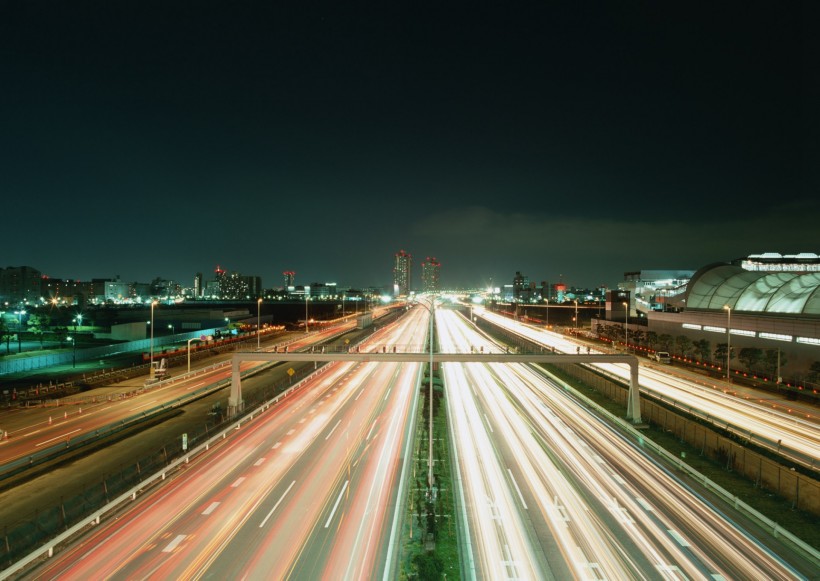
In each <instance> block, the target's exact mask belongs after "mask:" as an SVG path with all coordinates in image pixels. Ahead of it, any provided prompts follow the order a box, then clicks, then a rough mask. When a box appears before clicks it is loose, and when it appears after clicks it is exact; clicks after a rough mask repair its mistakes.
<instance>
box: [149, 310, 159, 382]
mask: <svg viewBox="0 0 820 581" xmlns="http://www.w3.org/2000/svg"><path fill="white" fill-rule="evenodd" d="M156 304H157V301H151V322H150V323H149V324H150V325H151V349H150V356H149V358H148V361H149V365H150V367H149V369H150V371H149V372H148V373H149V375H148V377H149V379H154V306H156Z"/></svg>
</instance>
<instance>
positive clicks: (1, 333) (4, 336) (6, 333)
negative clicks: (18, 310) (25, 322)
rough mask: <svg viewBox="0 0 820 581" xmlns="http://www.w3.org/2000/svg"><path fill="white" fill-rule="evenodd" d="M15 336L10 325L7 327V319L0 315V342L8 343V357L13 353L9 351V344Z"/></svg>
mask: <svg viewBox="0 0 820 581" xmlns="http://www.w3.org/2000/svg"><path fill="white" fill-rule="evenodd" d="M13 335H14V334H13V333H12V332H11V331H10V330H9V328H8V325H6V319H5V318H4V317H3V315H0V341H5V342H6V355H8V354H9V353H10V352H11V351H10V349H9V342H10V341H11V338H12V336H13Z"/></svg>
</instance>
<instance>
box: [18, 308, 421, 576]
mask: <svg viewBox="0 0 820 581" xmlns="http://www.w3.org/2000/svg"><path fill="white" fill-rule="evenodd" d="M426 322H427V319H426V317H425V316H423V314H422V313H411V314H408V316H406V317H404V318H402V319H401V322H400V323H397V324H393V325H390V326H388V328H386V329H383V330H381V331H379V332H377V333H375V334H374V340H375V341H378V342H379V343H378V344H381V343H382V342H384V343H386V342H388V341H389V342H391V343H398V342H402V343H405V344H406V343H409V342H410V341H411V338H412V337H414V336H416V335H418V334H419V333H422V334H423V333H424V330H425V329H426ZM420 371H421V366H420V365H419V364H398V363H396V364H390V365H382V364H376V363H366V364H358V365H357V364H353V363H349V362H343V363H336V364H331V365H329V366H328V367H327V370H326V371H325V372H323V373H321V374H319V375H318V376H316V378H315V379H314V381H313V382H311V383H310V384H309V385H307V386H305V387H303V388H301V389H299V390H298V391H296V392H294V393H293V394H292V395H291V396H289V397H287V398H284V399H282V400H281V401H280V403H279V404H278V405H277V406H272V407H271V408H270V409H269V410H268V411H267V412H265V413H263V414H262V415H261V416H258V417H257V418H256V419H255V420H254V421H251V422H246V423H242V424H241V429H238V430H236V431H234V432H233V433H232V436H231V437H230V438H228V439H227V440H224V441H220V443H219V444H218V445H216V446H214V447H213V448H212V449H211V450H210V452H208V453H207V454H205V455H201V456H198V457H196V458H194V459H193V461H192V462H191V464H189V465H187V466H186V467H185V469H184V470H183V471H182V472H180V473H179V474H178V475H176V476H175V477H174V478H173V479H171V480H170V481H169V482H166V484H165V485H164V486H163V487H161V488H159V489H158V490H157V491H156V492H155V493H152V494H149V495H147V496H146V497H145V498H144V499H142V500H141V501H140V502H138V503H137V504H135V505H134V507H133V508H132V509H131V510H129V511H127V512H125V513H124V514H122V515H121V516H120V517H119V519H118V520H116V521H108V522H104V523H103V524H101V525H100V526H99V527H96V528H95V529H94V530H92V531H90V535H89V537H88V538H87V539H83V540H82V541H81V544H80V545H78V546H74V547H71V548H69V549H68V550H66V551H65V552H63V553H60V554H58V555H57V557H55V558H54V559H53V560H50V561H49V562H48V563H46V565H45V568H44V570H42V571H37V572H34V573H33V574H34V575H35V576H37V577H40V576H43V577H45V578H48V577H61V578H77V579H80V578H91V577H95V578H111V579H130V578H186V579H188V578H201V577H216V578H237V579H242V578H261V577H264V578H282V577H288V576H293V577H305V578H334V579H344V578H348V579H361V578H374V577H379V576H381V575H382V572H383V571H386V570H387V568H388V567H390V566H392V565H391V563H388V562H387V561H386V556H387V554H388V548H389V547H388V542H387V540H388V539H389V538H390V536H391V534H392V533H391V531H395V530H397V525H396V524H395V523H394V519H395V518H401V517H402V514H403V511H395V510H394V508H393V507H394V506H395V505H396V504H397V503H400V502H403V499H401V500H399V499H398V498H397V496H396V494H397V492H396V491H397V490H398V489H399V485H398V482H397V480H398V478H399V475H400V474H402V467H403V466H405V465H406V463H407V462H409V460H410V456H408V455H407V454H406V450H407V449H408V447H407V446H408V441H410V439H411V437H412V434H413V431H412V429H408V426H412V425H413V419H412V418H413V417H414V414H415V411H416V409H417V407H418V405H417V402H418V390H417V389H416V388H417V387H418V384H419V381H420ZM386 396H387V397H386ZM354 398H356V399H354ZM88 546H96V549H95V550H94V551H93V552H92V553H89V552H88V551H87V547H88ZM82 547H86V549H85V550H84V549H83V548H82ZM166 549H167V550H166ZM78 554H86V555H87V556H86V558H84V559H78V558H77V557H78ZM392 558H393V559H395V558H396V556H395V554H394V555H393V557H392Z"/></svg>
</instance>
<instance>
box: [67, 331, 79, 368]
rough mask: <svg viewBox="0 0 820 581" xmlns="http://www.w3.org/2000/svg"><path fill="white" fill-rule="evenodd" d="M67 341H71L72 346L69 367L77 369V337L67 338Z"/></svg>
mask: <svg viewBox="0 0 820 581" xmlns="http://www.w3.org/2000/svg"><path fill="white" fill-rule="evenodd" d="M68 340H69V341H71V344H72V346H73V349H72V352H71V367H75V368H76V367H77V337H76V335H75V336H74V337H69V338H68Z"/></svg>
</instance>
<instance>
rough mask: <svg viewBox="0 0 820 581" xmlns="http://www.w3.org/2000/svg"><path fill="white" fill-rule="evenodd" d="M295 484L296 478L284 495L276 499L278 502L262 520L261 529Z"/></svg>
mask: <svg viewBox="0 0 820 581" xmlns="http://www.w3.org/2000/svg"><path fill="white" fill-rule="evenodd" d="M294 484H296V481H295V480H294V481H293V482H291V483H290V486H288V489H287V490H286V491H285V492H283V493H282V496H280V497H279V500H277V501H276V504H274V505H273V508H272V509H270V512H269V513H268V515H267V516H266V517H265V518H264V519H262V522H261V523H259V528H260V529H261V528H262V527H263V526H265V523H266V522H268V519H269V518H270V517H271V515H272V514H273V511H275V510H276V509H277V507H278V506H279V505H280V504H281V503H282V501H283V500H285V496H286V495H287V493H288V492H290V489H291V488H293V485H294Z"/></svg>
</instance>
